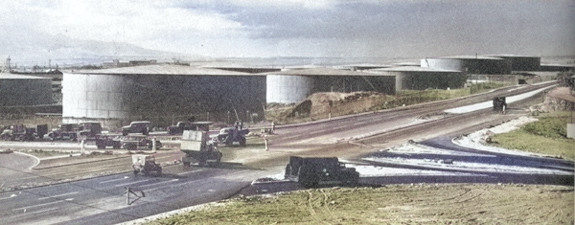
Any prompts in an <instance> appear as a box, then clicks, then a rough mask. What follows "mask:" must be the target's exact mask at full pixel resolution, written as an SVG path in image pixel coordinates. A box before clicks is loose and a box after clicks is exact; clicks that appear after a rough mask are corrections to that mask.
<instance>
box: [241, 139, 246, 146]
mask: <svg viewBox="0 0 575 225" xmlns="http://www.w3.org/2000/svg"><path fill="white" fill-rule="evenodd" d="M240 146H242V147H246V139H245V138H242V139H240Z"/></svg>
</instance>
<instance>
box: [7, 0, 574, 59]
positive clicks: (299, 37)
mask: <svg viewBox="0 0 575 225" xmlns="http://www.w3.org/2000/svg"><path fill="white" fill-rule="evenodd" d="M0 21H2V23H0V29H1V30H2V31H5V32H3V34H0V43H11V44H14V43H17V40H16V39H22V40H26V41H27V42H33V41H34V39H37V40H36V42H38V43H42V40H41V39H42V38H46V37H48V38H50V37H57V36H59V35H61V36H62V37H66V38H70V39H79V40H96V41H105V42H111V43H130V44H134V45H138V46H141V47H144V48H149V49H154V50H166V51H175V52H182V53H188V54H202V55H206V56H264V57H265V56H362V57H363V56H375V57H381V56H389V57H393V56H409V55H412V56H414V57H419V56H422V55H423V56H438V55H448V54H474V53H475V52H478V53H493V52H494V51H499V50H502V49H503V50H506V51H509V53H514V54H538V55H539V54H565V53H568V52H573V51H574V49H575V46H573V45H574V44H573V43H575V41H574V40H573V39H574V37H575V26H573V24H572V23H573V22H572V21H575V2H573V1H572V0H555V1H547V0H508V1H495V0H484V1H456V0H435V1H423V0H411V1H400V0H381V1H379V0H365V1H364V0H361V1H360V0H348V1H345V0H314V1H309V0H276V1H253V0H194V1H187V0H172V1H128V0H117V1H112V0H99V1H98V0H88V1H75V0H53V1H25V0H24V1H6V2H4V3H3V5H2V7H0ZM8 34H10V35H8ZM14 34H16V35H14ZM6 39H14V40H13V41H10V40H6ZM50 46H52V47H54V48H58V45H54V44H52V45H50ZM2 48H3V47H1V46H0V52H1V51H3V50H6V49H7V48H6V47H4V49H2Z"/></svg>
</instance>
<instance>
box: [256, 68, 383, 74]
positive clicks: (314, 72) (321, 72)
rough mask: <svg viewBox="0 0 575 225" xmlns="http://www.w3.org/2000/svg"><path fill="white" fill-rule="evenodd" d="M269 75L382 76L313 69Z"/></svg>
mask: <svg viewBox="0 0 575 225" xmlns="http://www.w3.org/2000/svg"><path fill="white" fill-rule="evenodd" d="M267 74H268V75H293V76H381V75H379V74H377V75H376V74H373V73H366V72H357V71H351V70H341V69H333V68H325V67H322V68H311V69H302V70H288V71H281V72H273V73H267Z"/></svg>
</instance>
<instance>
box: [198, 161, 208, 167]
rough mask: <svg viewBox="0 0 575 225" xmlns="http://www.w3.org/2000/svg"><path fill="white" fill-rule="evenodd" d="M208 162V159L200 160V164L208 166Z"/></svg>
mask: <svg viewBox="0 0 575 225" xmlns="http://www.w3.org/2000/svg"><path fill="white" fill-rule="evenodd" d="M206 164H207V162H206V160H200V162H198V165H199V166H206Z"/></svg>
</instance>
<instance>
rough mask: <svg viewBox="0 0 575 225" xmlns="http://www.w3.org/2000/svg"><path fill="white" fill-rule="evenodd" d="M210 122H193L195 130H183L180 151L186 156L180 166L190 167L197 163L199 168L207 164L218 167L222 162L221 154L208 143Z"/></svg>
mask: <svg viewBox="0 0 575 225" xmlns="http://www.w3.org/2000/svg"><path fill="white" fill-rule="evenodd" d="M211 124H212V122H209V121H204V122H194V126H195V127H196V130H184V132H183V134H182V140H181V143H180V151H182V152H184V153H185V154H186V155H185V156H183V157H182V164H183V165H184V166H190V165H191V163H195V162H197V163H198V165H199V166H206V165H208V164H212V165H218V164H219V163H220V161H221V160H222V156H223V154H222V152H220V151H219V150H218V149H217V147H216V145H215V144H214V143H213V142H211V141H209V134H208V132H209V125H211Z"/></svg>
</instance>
